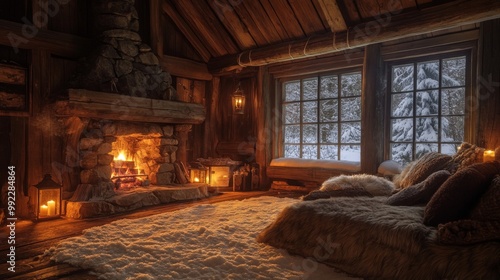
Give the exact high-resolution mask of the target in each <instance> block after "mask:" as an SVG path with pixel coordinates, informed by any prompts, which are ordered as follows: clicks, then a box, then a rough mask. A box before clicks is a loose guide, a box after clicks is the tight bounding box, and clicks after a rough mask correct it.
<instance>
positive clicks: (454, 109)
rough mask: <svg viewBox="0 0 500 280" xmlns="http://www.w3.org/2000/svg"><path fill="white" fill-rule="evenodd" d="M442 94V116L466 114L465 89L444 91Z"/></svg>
mask: <svg viewBox="0 0 500 280" xmlns="http://www.w3.org/2000/svg"><path fill="white" fill-rule="evenodd" d="M441 94H442V97H441V114H443V115H463V114H465V88H455V89H443V91H442V92H441Z"/></svg>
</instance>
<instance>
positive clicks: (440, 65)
mask: <svg viewBox="0 0 500 280" xmlns="http://www.w3.org/2000/svg"><path fill="white" fill-rule="evenodd" d="M468 65H469V62H468V57H467V56H448V57H440V58H436V59H424V60H419V61H414V62H410V63H401V64H399V63H397V64H393V65H392V66H391V69H390V73H391V77H390V79H389V81H390V87H389V88H390V92H391V94H390V102H391V104H390V110H391V111H390V112H391V116H390V156H391V159H393V160H395V161H398V162H400V163H402V164H406V163H408V162H410V161H412V160H414V159H417V158H419V157H420V156H422V155H423V154H425V153H428V152H441V153H444V154H454V153H455V152H456V150H457V147H458V146H459V145H460V143H461V142H462V141H464V133H465V100H466V88H468V83H470V82H469V81H468V79H467V78H466V77H467V74H466V73H467V72H468V71H467V68H468V67H469V66H468Z"/></svg>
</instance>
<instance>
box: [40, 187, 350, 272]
mask: <svg viewBox="0 0 500 280" xmlns="http://www.w3.org/2000/svg"><path fill="white" fill-rule="evenodd" d="M295 202H297V200H295V199H289V198H275V197H260V198H252V199H246V200H242V201H228V202H222V203H217V204H206V205H199V206H194V207H191V208H187V209H183V210H179V211H176V212H170V213H165V214H160V215H155V216H151V217H147V218H141V219H134V220H127V219H124V220H119V221H116V222H113V223H111V224H107V225H104V226H100V227H94V228H91V229H88V230H85V231H84V232H83V235H82V236H78V237H73V238H69V239H66V240H64V241H62V242H60V243H59V244H58V245H57V246H56V247H53V248H51V249H50V250H49V251H47V252H46V254H47V255H50V256H51V258H52V259H53V260H55V261H56V262H66V263H69V264H72V265H75V266H79V267H82V268H86V269H90V270H92V271H94V272H95V274H97V275H99V277H100V278H102V279H120V280H122V279H134V280H135V279H354V278H350V277H348V276H347V275H346V274H343V273H338V272H336V271H335V270H334V269H333V268H331V267H328V266H326V265H324V264H319V263H318V262H316V261H315V260H313V259H311V258H307V259H305V258H302V257H298V256H291V255H289V254H288V253H287V252H286V251H285V250H282V249H276V248H274V247H271V246H269V245H265V244H262V243H258V242H257V241H256V236H257V234H258V233H259V232H261V231H262V229H263V228H264V227H265V226H266V225H268V224H269V223H271V222H272V221H273V220H274V219H275V218H276V216H277V214H278V213H279V212H281V210H282V209H283V208H285V207H286V206H288V205H291V204H293V203H295Z"/></svg>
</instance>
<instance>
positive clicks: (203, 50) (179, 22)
mask: <svg viewBox="0 0 500 280" xmlns="http://www.w3.org/2000/svg"><path fill="white" fill-rule="evenodd" d="M161 7H162V10H163V11H164V12H165V13H166V14H167V15H168V16H169V17H170V19H172V21H173V22H174V23H175V25H176V26H177V28H179V30H180V31H181V32H182V34H184V36H186V39H187V40H188V41H189V43H191V45H192V46H193V47H194V48H195V49H196V51H198V53H199V54H200V56H201V58H202V59H203V61H208V60H209V59H210V57H212V54H211V53H210V51H209V50H208V49H207V47H206V44H205V43H203V42H202V41H201V40H200V38H198V36H196V34H195V32H194V31H193V29H192V28H191V27H190V26H189V24H188V23H187V22H186V21H185V20H184V19H183V18H182V17H181V16H180V15H179V13H178V12H177V10H176V9H175V7H173V6H172V4H171V3H170V2H169V1H163V3H162V5H161Z"/></svg>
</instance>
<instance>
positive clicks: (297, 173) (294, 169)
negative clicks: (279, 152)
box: [267, 158, 361, 183]
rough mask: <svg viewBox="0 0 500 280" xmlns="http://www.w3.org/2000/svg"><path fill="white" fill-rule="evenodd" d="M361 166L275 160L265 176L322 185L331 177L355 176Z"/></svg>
mask: <svg viewBox="0 0 500 280" xmlns="http://www.w3.org/2000/svg"><path fill="white" fill-rule="evenodd" d="M360 172H361V164H360V163H359V162H352V161H340V160H308V159H298V158H275V159H273V160H272V161H271V164H270V165H269V167H268V168H267V176H269V177H270V178H273V179H285V180H286V179H288V180H300V181H310V182H318V183H322V182H323V181H325V180H326V179H328V178H330V177H332V176H338V175H341V174H357V173H360Z"/></svg>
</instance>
